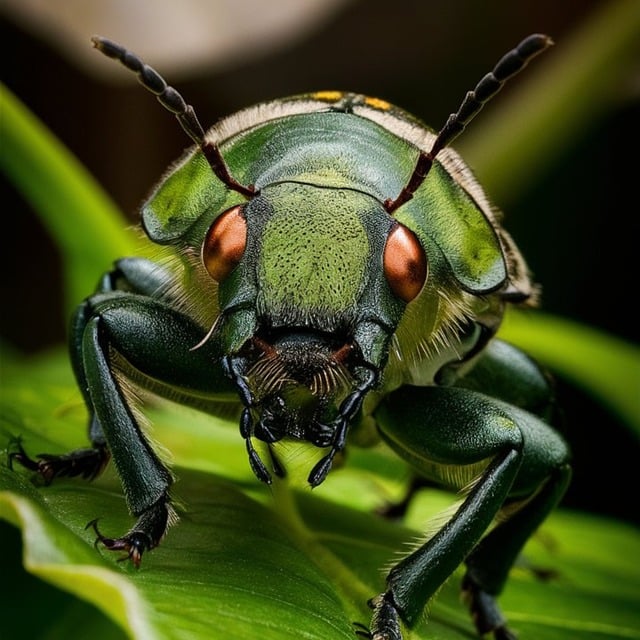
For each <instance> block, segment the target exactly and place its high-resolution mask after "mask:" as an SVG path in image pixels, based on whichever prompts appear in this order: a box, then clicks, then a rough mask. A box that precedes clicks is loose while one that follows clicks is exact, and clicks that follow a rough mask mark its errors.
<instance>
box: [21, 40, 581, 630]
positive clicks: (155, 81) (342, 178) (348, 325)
mask: <svg viewBox="0 0 640 640" xmlns="http://www.w3.org/2000/svg"><path fill="white" fill-rule="evenodd" d="M94 44H95V46H96V47H97V48H98V49H99V50H100V51H101V52H103V53H104V54H106V55H107V56H110V57H112V58H116V59H118V60H120V61H121V62H122V63H123V64H124V65H125V66H126V67H128V68H129V69H131V70H132V71H134V72H136V73H137V74H138V76H139V78H140V80H141V82H142V84H143V85H144V86H145V87H146V88H147V89H149V90H150V91H152V92H153V93H154V94H156V96H157V97H158V99H159V101H160V102H161V103H162V105H163V106H164V107H166V108H167V109H168V110H169V111H171V112H172V113H174V114H175V115H176V117H177V119H178V120H179V122H180V124H181V125H182V127H183V128H184V130H185V131H186V133H187V134H188V135H189V136H190V137H191V138H192V139H193V140H194V141H195V143H196V144H195V146H194V147H192V148H191V149H189V150H188V151H187V152H186V153H185V154H184V156H183V157H182V158H181V159H180V160H179V161H178V162H176V163H175V164H174V165H173V166H172V167H171V168H170V169H169V170H168V172H167V174H166V175H165V176H164V177H163V179H162V180H161V182H160V183H159V185H158V186H157V187H156V188H155V190H154V191H153V193H152V194H151V196H150V197H149V199H148V200H147V202H146V204H144V206H143V209H142V224H143V227H144V230H145V231H146V234H147V235H148V236H149V238H150V239H151V240H152V241H153V242H154V243H157V244H159V245H165V246H167V247H170V248H172V249H173V251H172V256H173V259H172V260H169V261H163V262H162V264H156V263H153V262H150V261H148V260H146V259H142V258H125V259H122V260H119V261H117V262H116V264H115V268H114V269H113V271H111V272H110V273H108V274H106V275H105V276H104V278H103V279H102V281H101V282H100V284H99V287H98V290H97V291H96V293H95V294H94V295H92V296H90V297H89V298H87V299H86V301H85V302H83V303H82V304H81V305H80V307H79V308H78V310H77V312H76V314H75V316H74V319H73V325H72V333H71V360H72V364H73V369H74V372H75V375H76V377H77V380H78V384H79V387H80V389H81V390H82V393H83V394H84V399H85V401H86V404H87V406H88V408H89V411H90V416H91V418H90V426H89V436H90V440H91V447H90V448H87V449H81V450H77V451H73V452H71V453H69V454H66V455H57V456H54V455H45V454H43V455H42V456H40V457H39V458H38V459H32V458H30V457H29V456H28V455H27V454H26V453H25V451H24V450H22V449H21V448H20V449H19V450H18V451H16V452H15V453H14V454H13V456H12V458H13V460H16V461H18V462H20V463H22V464H23V465H24V466H26V467H28V468H30V469H33V470H36V471H37V472H39V473H40V474H41V475H42V476H43V477H44V478H45V479H46V480H47V481H50V480H52V479H53V478H54V477H56V476H63V475H67V476H74V475H81V476H84V477H86V478H94V477H95V476H96V475H98V473H100V471H101V470H102V469H103V468H104V466H105V464H106V463H107V462H108V460H109V459H110V458H113V461H114V463H115V465H116V467H117V471H118V473H119V476H120V478H121V480H122V484H123V486H124V491H125V494H126V498H127V502H128V505H129V508H130V510H131V512H132V514H133V515H134V516H135V517H136V518H137V521H136V523H135V524H134V526H133V527H132V528H131V530H130V531H128V532H127V533H124V534H123V535H122V536H121V537H118V538H107V537H105V536H103V535H102V534H100V533H99V532H98V531H97V529H96V532H97V535H98V540H99V541H100V542H101V543H102V544H103V545H104V546H105V547H106V548H108V549H111V550H124V551H125V552H126V553H127V554H128V556H129V558H130V559H131V560H132V561H133V563H134V564H135V565H138V564H139V563H140V560H141V557H142V555H143V553H144V552H145V551H147V550H150V549H153V548H154V547H155V546H156V545H158V544H159V542H160V540H161V538H162V537H163V536H164V535H165V533H166V531H167V529H168V527H169V525H170V524H171V523H172V521H173V520H174V519H175V517H174V514H173V510H172V507H171V500H170V495H169V489H170V486H171V482H172V478H171V474H170V472H169V470H168V469H167V468H166V467H165V466H164V464H163V463H162V462H161V461H160V459H159V457H158V456H157V455H156V453H155V452H154V450H153V449H152V447H151V445H150V444H149V441H148V440H147V439H146V437H145V435H144V433H143V431H142V430H141V428H140V426H139V423H138V421H137V418H136V413H135V411H134V410H133V408H132V407H133V402H132V397H131V394H129V393H128V392H127V390H126V389H127V385H126V384H125V382H127V383H132V384H133V385H134V386H136V385H137V386H139V387H142V388H143V389H146V390H150V391H152V392H154V393H157V394H160V395H162V396H168V397H171V398H172V399H174V400H178V401H181V402H183V403H185V404H189V405H192V406H195V407H198V408H199V409H202V410H205V411H209V412H211V413H214V414H216V413H223V412H224V414H225V415H228V414H229V411H230V410H234V409H235V410H237V415H238V419H239V421H240V433H241V436H242V438H243V439H244V441H245V444H246V448H247V452H248V456H249V463H250V465H251V468H252V469H253V471H254V472H255V475H256V476H257V477H258V478H259V479H260V480H262V481H263V482H267V483H268V482H271V480H272V474H273V475H276V476H283V475H285V471H286V469H285V467H286V465H285V464H284V463H283V461H282V459H281V457H279V455H278V444H279V443H280V442H282V441H291V440H297V441H304V442H307V443H309V445H310V447H311V449H313V450H314V451H317V452H318V456H317V460H316V461H315V463H314V464H313V466H312V468H311V469H310V471H309V476H308V480H309V483H310V484H311V486H314V487H315V486H317V485H319V484H320V483H322V481H323V480H324V479H325V477H326V475H327V473H328V472H329V470H330V468H331V466H332V464H333V462H334V459H335V458H336V456H338V455H339V454H340V453H341V452H342V451H343V450H344V448H345V446H346V445H347V443H348V442H349V441H352V442H353V441H355V440H363V439H365V440H366V439H367V438H366V437H365V435H366V434H367V433H369V432H375V433H377V434H379V436H380V437H381V438H382V439H383V440H384V441H385V442H386V443H388V445H389V446H390V447H391V448H392V449H393V450H395V451H396V452H397V453H398V454H399V455H400V456H401V457H402V458H404V459H405V460H407V461H408V462H409V463H411V464H412V465H413V466H414V467H415V468H416V470H417V471H418V472H419V473H420V474H422V476H424V477H425V478H427V479H429V480H430V481H436V482H438V483H440V484H443V485H445V486H447V487H451V488H454V489H464V500H463V501H462V503H461V506H460V507H459V508H458V509H457V511H456V512H455V513H454V514H453V515H452V517H451V518H450V519H449V521H448V522H447V523H446V524H445V525H444V526H443V527H442V528H441V529H440V530H439V531H438V532H437V533H436V534H435V535H433V536H432V537H431V538H430V539H429V540H428V541H427V542H425V543H424V544H423V545H422V546H420V547H419V548H417V549H416V550H415V551H413V552H412V553H410V554H409V555H408V556H407V557H406V558H404V559H403V560H402V561H401V562H399V563H398V564H397V565H396V566H395V567H393V568H392V569H391V571H390V572H389V574H388V576H387V584H386V590H385V591H384V592H383V593H382V594H380V595H378V596H376V597H374V598H372V599H371V602H370V606H371V607H372V609H373V616H372V622H371V627H370V629H369V630H367V631H361V632H359V633H361V634H363V635H366V636H367V637H370V638H373V639H375V640H399V639H400V638H401V637H402V632H401V625H402V624H406V625H407V626H408V627H411V626H413V625H414V624H415V623H416V621H417V620H418V618H419V617H420V615H421V612H422V611H423V610H424V608H425V605H426V603H427V602H428V601H429V599H430V598H431V597H432V596H433V595H434V593H435V592H436V591H437V590H438V588H439V587H440V586H441V585H442V583H443V582H444V581H445V580H446V579H447V577H448V576H449V575H450V574H451V573H452V572H453V571H454V570H455V569H456V568H457V567H458V566H459V565H460V564H461V563H463V562H464V563H465V564H466V567H467V572H466V575H465V577H464V581H463V590H464V593H465V595H466V597H467V601H468V603H469V606H470V609H471V613H472V616H473V619H474V622H475V624H476V627H477V629H478V631H479V632H480V633H486V632H493V634H494V636H495V637H496V638H510V637H512V634H511V632H510V631H509V630H508V629H507V627H506V624H505V621H504V619H503V617H502V615H501V613H500V611H499V609H498V607H497V605H496V603H495V600H494V598H495V596H496V595H497V594H499V593H500V591H501V590H502V588H503V585H504V583H505V580H506V577H507V573H508V571H509V569H510V567H511V566H512V564H513V562H514V560H515V558H516V556H517V555H518V553H519V552H520V550H521V548H522V546H523V545H524V543H525V542H526V540H527V539H528V538H529V537H530V535H531V534H532V533H533V532H534V531H535V529H536V528H537V527H538V526H539V525H540V523H541V522H542V521H543V519H544V518H545V517H546V516H547V514H548V513H549V511H550V510H551V509H552V508H553V507H554V506H555V505H556V504H557V502H558V501H559V500H560V498H561V497H562V495H563V493H564V491H565V489H566V487H567V484H568V482H569V477H570V467H569V464H568V459H569V454H568V451H567V447H566V445H565V443H564V442H563V440H562V439H561V438H560V436H559V435H558V434H557V433H556V432H555V431H554V430H552V428H551V427H550V426H548V420H549V418H550V416H551V413H552V408H553V402H552V398H551V393H550V390H549V386H548V383H547V380H546V377H545V376H544V375H543V374H542V373H541V371H540V370H539V368H538V367H537V366H536V365H535V364H534V363H533V362H532V361H531V360H530V359H529V358H528V357H527V356H526V355H524V354H523V353H521V352H520V351H518V350H517V349H516V348H514V347H512V346H510V345H509V344H506V343H505V342H503V341H500V340H497V339H494V337H493V336H494V334H495V333H496V331H497V329H498V327H499V325H500V321H501V318H502V316H503V313H504V309H505V307H506V305H508V304H532V302H533V299H534V298H535V287H534V286H533V285H532V283H531V281H530V277H529V274H528V270H527V267H526V264H525V262H524V260H523V259H522V257H521V256H520V253H519V251H518V249H517V248H516V246H515V245H514V243H513V241H512V240H511V238H510V237H509V235H508V234H507V233H506V232H505V231H504V230H503V228H502V227H501V225H500V223H499V217H498V214H497V213H496V211H495V210H494V209H493V208H492V207H491V205H490V204H489V202H488V200H487V198H486V196H485V194H484V193H483V191H482V189H481V187H480V186H479V185H478V183H477V182H476V181H475V179H474V178H473V176H472V174H471V172H470V171H469V169H468V168H467V167H466V165H465V164H464V163H463V162H462V160H461V159H460V157H459V156H458V155H457V154H456V153H455V152H454V151H453V150H452V149H451V148H449V147H448V146H447V145H449V144H450V143H451V141H452V140H453V139H454V138H455V137H456V136H457V135H458V134H459V133H460V132H461V131H462V130H463V129H464V127H465V126H466V124H467V123H468V122H469V121H470V120H471V118H473V116H475V115H476V113H477V112H478V111H479V110H480V109H481V107H482V105H483V104H484V103H485V102H486V101H487V100H488V99H490V98H491V97H492V96H493V95H494V94H495V93H496V92H497V91H498V90H499V89H500V87H501V85H502V84H503V82H504V81H505V80H507V79H508V78H509V77H510V76H512V75H513V74H515V73H517V72H518V71H520V70H521V69H522V68H523V67H524V66H525V65H526V64H527V63H528V62H529V61H530V60H531V59H532V58H533V57H534V56H535V55H536V54H538V53H539V52H541V51H543V50H544V49H545V48H546V47H547V46H548V45H549V44H550V40H549V38H547V37H546V36H543V35H532V36H529V37H528V38H526V39H525V40H523V41H522V42H521V43H520V45H518V47H516V48H515V49H513V50H512V51H510V52H508V53H507V54H506V55H505V56H504V57H503V58H502V59H501V60H500V61H499V62H498V64H497V65H496V67H495V68H494V70H493V71H492V72H491V73H489V74H487V75H486V76H485V77H484V78H483V79H482V80H481V81H480V82H479V83H478V85H477V86H476V88H475V89H474V91H471V92H469V93H468V94H467V95H466V97H465V99H464V101H463V102H462V104H461V106H460V108H459V110H458V111H457V112H456V113H455V114H452V115H451V116H450V117H449V119H448V121H447V122H446V124H445V126H444V127H443V128H442V129H441V130H440V132H439V133H437V134H436V133H434V132H432V131H431V130H429V129H428V128H426V127H425V126H424V125H423V124H422V123H421V122H420V121H418V120H417V119H415V118H413V117H412V116H410V115H408V114H406V113H404V112H403V111H401V110H399V109H397V108H395V107H392V106H391V105H389V104H387V103H386V102H384V101H382V100H378V99H373V98H368V97H365V96H361V95H355V94H349V93H342V92H331V91H325V92H319V93H315V94H310V95H304V96H296V97H293V98H289V99H284V100H278V101H275V102H271V103H266V104H261V105H258V106H256V107H253V108H250V109H246V110H244V111H241V112H240V113H238V114H235V115H233V116H231V117H228V118H226V119H224V120H222V121H220V122H219V123H218V124H216V125H215V126H213V127H211V128H210V129H209V130H208V131H206V132H205V131H204V130H203V129H202V127H201V126H200V124H199V122H198V120H197V118H196V116H195V113H194V111H193V109H192V107H191V106H189V105H187V104H186V103H185V102H184V100H183V99H182V97H181V96H180V95H179V94H178V93H177V92H176V91H175V90H174V89H173V88H171V87H169V86H167V85H166V83H165V82H164V80H163V79H162V78H161V77H160V76H159V75H158V74H157V73H156V72H155V71H154V70H153V69H151V68H150V67H148V66H147V65H145V64H144V63H143V62H142V61H141V60H140V59H139V58H138V57H137V56H135V55H134V54H132V53H130V52H129V51H127V50H125V49H124V48H122V47H120V46H119V45H117V44H115V43H113V42H110V41H108V40H104V39H102V38H95V39H94ZM369 439H370V438H369ZM258 445H259V446H258ZM94 526H95V525H94Z"/></svg>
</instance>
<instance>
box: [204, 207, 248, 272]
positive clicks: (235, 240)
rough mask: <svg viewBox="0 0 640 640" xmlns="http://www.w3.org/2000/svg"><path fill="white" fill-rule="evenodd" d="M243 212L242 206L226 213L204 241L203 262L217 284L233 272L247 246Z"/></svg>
mask: <svg viewBox="0 0 640 640" xmlns="http://www.w3.org/2000/svg"><path fill="white" fill-rule="evenodd" d="M241 211H242V208H241V207H240V206H237V207H233V208H232V209H229V210H228V211H225V212H224V213H223V214H222V215H220V216H219V217H218V218H216V220H215V222H214V223H213V224H212V225H211V227H210V229H209V231H208V232H207V235H206V237H205V239H204V244H203V245H202V262H203V263H204V266H205V268H206V270H207V271H208V272H209V275H210V276H211V277H212V278H213V279H214V280H215V281H216V282H222V281H223V280H224V279H225V278H226V277H227V276H228V275H229V274H230V273H231V271H233V269H234V267H235V266H236V265H237V264H238V262H240V260H241V259H242V255H243V254H244V249H245V247H246V246H247V222H246V220H245V219H244V218H243V217H242V213H241Z"/></svg>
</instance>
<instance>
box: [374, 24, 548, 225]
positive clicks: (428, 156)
mask: <svg viewBox="0 0 640 640" xmlns="http://www.w3.org/2000/svg"><path fill="white" fill-rule="evenodd" d="M552 44H553V40H552V39H551V38H550V37H549V36H546V35H543V34H539V33H534V34H532V35H530V36H527V37H526V38H525V39H524V40H523V41H522V42H521V43H520V44H519V45H518V46H517V47H515V48H514V49H511V51H509V52H507V53H506V54H505V55H504V56H502V58H500V60H499V61H498V63H497V64H496V66H495V67H494V68H493V71H490V72H489V73H487V74H486V75H485V76H484V77H483V78H482V80H480V82H478V84H477V85H476V86H475V88H474V89H473V91H468V92H467V95H466V96H465V97H464V100H463V101H462V104H461V105H460V107H459V108H458V111H457V112H456V113H452V114H451V115H450V116H449V118H448V119H447V121H446V122H445V124H444V126H443V127H442V129H440V131H439V132H438V135H437V136H436V138H435V140H434V141H433V144H432V146H431V149H430V150H429V151H428V152H425V151H421V152H420V155H419V156H418V160H417V162H416V166H415V167H414V169H413V173H412V174H411V177H410V178H409V180H408V181H407V184H406V185H405V186H404V187H403V189H402V191H401V192H400V193H399V194H398V197H397V198H396V199H395V200H391V199H389V200H387V201H386V202H385V208H386V210H387V211H388V212H389V213H392V212H393V211H395V210H396V209H397V208H398V207H400V206H401V205H403V204H404V203H405V202H407V201H408V200H410V199H411V198H412V197H413V194H414V193H415V192H416V190H417V189H418V187H419V186H420V185H421V184H422V183H423V181H424V179H425V178H426V177H427V174H428V173H429V170H430V169H431V166H432V165H433V161H434V159H435V157H436V156H437V155H438V153H440V151H442V149H444V147H446V146H447V145H449V144H451V142H453V140H454V139H455V138H457V137H458V136H459V135H460V134H461V133H462V132H463V131H464V130H465V127H466V126H467V125H468V124H469V122H471V120H473V118H474V117H475V116H476V115H477V114H478V113H479V112H480V110H481V109H482V107H483V106H484V105H485V104H486V103H487V102H488V101H489V100H491V98H493V96H495V95H496V93H498V91H500V89H502V87H503V85H504V84H505V82H506V81H507V80H509V79H510V78H512V77H513V76H515V75H516V74H517V73H519V72H520V71H522V69H524V68H525V67H526V66H527V64H528V63H529V62H530V61H531V60H532V59H533V58H535V57H536V56H537V55H538V54H539V53H542V52H543V51H544V50H545V49H547V48H548V47H550V46H551V45H552Z"/></svg>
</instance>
